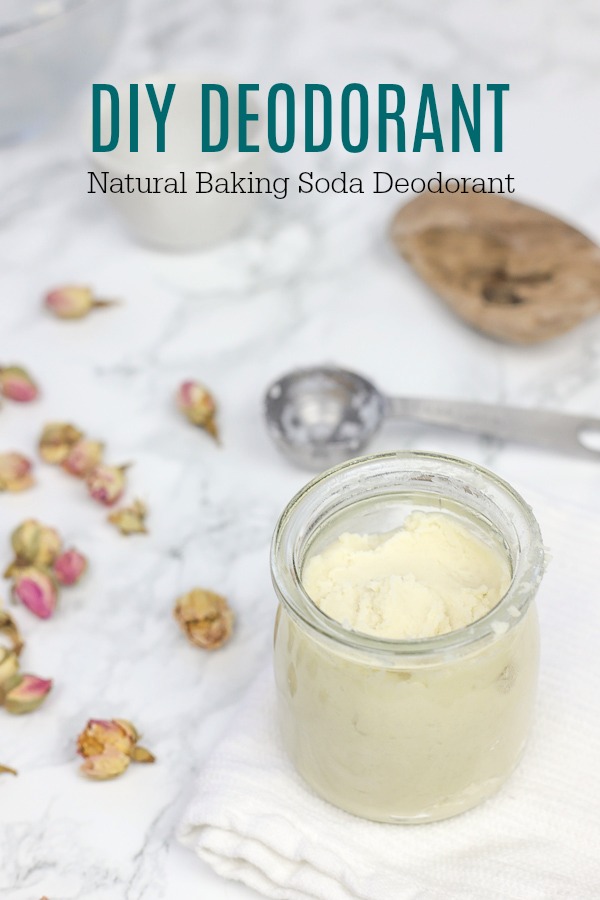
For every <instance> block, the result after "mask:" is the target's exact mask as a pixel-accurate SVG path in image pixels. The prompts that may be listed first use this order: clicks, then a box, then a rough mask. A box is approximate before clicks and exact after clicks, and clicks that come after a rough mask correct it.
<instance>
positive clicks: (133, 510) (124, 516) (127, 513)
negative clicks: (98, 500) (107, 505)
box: [108, 500, 148, 534]
mask: <svg viewBox="0 0 600 900" xmlns="http://www.w3.org/2000/svg"><path fill="white" fill-rule="evenodd" d="M147 515H148V509H147V507H146V504H145V503H142V501H141V500H134V501H133V503H132V504H131V506H123V507H121V509H116V510H115V511H114V512H112V513H110V515H109V516H108V521H109V522H111V524H113V525H116V527H117V528H118V529H119V531H120V532H121V534H147V533H148V529H147V528H146V516H147Z"/></svg>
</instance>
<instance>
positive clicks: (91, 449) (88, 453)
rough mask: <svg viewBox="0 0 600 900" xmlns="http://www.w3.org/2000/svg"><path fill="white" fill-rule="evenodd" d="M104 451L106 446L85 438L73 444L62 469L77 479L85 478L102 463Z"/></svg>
mask: <svg viewBox="0 0 600 900" xmlns="http://www.w3.org/2000/svg"><path fill="white" fill-rule="evenodd" d="M103 450H104V444H101V443H100V441H89V440H87V439H86V438H84V439H83V440H81V441H77V443H76V444H73V446H72V447H71V449H70V450H69V454H68V456H67V458H66V459H65V460H63V462H62V467H63V469H65V471H66V472H69V474H70V475H75V477H76V478H85V476H86V475H88V474H89V473H90V472H91V471H92V469H95V468H96V466H98V465H99V464H100V463H101V462H102V453H103Z"/></svg>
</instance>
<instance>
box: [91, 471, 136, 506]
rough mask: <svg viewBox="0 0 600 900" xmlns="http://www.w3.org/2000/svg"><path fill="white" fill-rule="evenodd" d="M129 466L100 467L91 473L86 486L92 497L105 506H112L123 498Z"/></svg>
mask: <svg viewBox="0 0 600 900" xmlns="http://www.w3.org/2000/svg"><path fill="white" fill-rule="evenodd" d="M128 468H129V466H107V465H99V466H96V468H95V469H92V471H91V472H90V473H89V475H88V476H87V478H86V484H87V488H88V491H89V492H90V495H91V496H92V497H93V498H94V500H97V501H98V502H99V503H104V505H105V506H112V505H113V504H114V503H116V502H117V501H118V500H120V499H121V497H122V496H123V492H124V490H125V472H126V470H127V469H128Z"/></svg>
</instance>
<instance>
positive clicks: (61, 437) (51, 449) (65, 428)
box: [38, 422, 83, 465]
mask: <svg viewBox="0 0 600 900" xmlns="http://www.w3.org/2000/svg"><path fill="white" fill-rule="evenodd" d="M82 437H83V432H81V431H80V430H79V429H78V428H75V426H74V425H71V424H70V423H69V422H49V423H48V424H47V425H44V430H43V431H42V434H41V436H40V440H39V445H38V446H39V450H40V456H41V457H42V459H43V460H45V461H46V462H48V463H52V465H57V464H60V463H62V462H64V461H65V459H66V458H67V456H68V455H69V453H70V452H71V448H72V447H73V446H74V445H75V444H76V443H77V442H78V441H80V440H81V438H82Z"/></svg>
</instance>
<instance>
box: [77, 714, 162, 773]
mask: <svg viewBox="0 0 600 900" xmlns="http://www.w3.org/2000/svg"><path fill="white" fill-rule="evenodd" d="M138 740H139V734H138V733H137V731H136V729H135V727H134V726H133V725H132V724H131V722H128V721H127V719H90V721H89V722H88V723H87V725H86V727H85V728H84V730H83V731H82V732H81V734H80V735H79V737H78V738H77V752H78V753H79V755H80V756H83V757H84V759H85V762H84V763H83V765H82V766H81V771H82V772H83V773H84V774H85V775H88V776H89V777H90V778H97V779H106V778H115V777H116V776H117V775H121V773H122V772H124V771H125V769H126V768H127V766H128V765H129V763H130V761H131V760H135V761H136V762H147V763H150V762H154V756H153V754H152V753H150V751H149V750H146V748H145V747H139V746H138V745H137V742H138Z"/></svg>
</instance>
